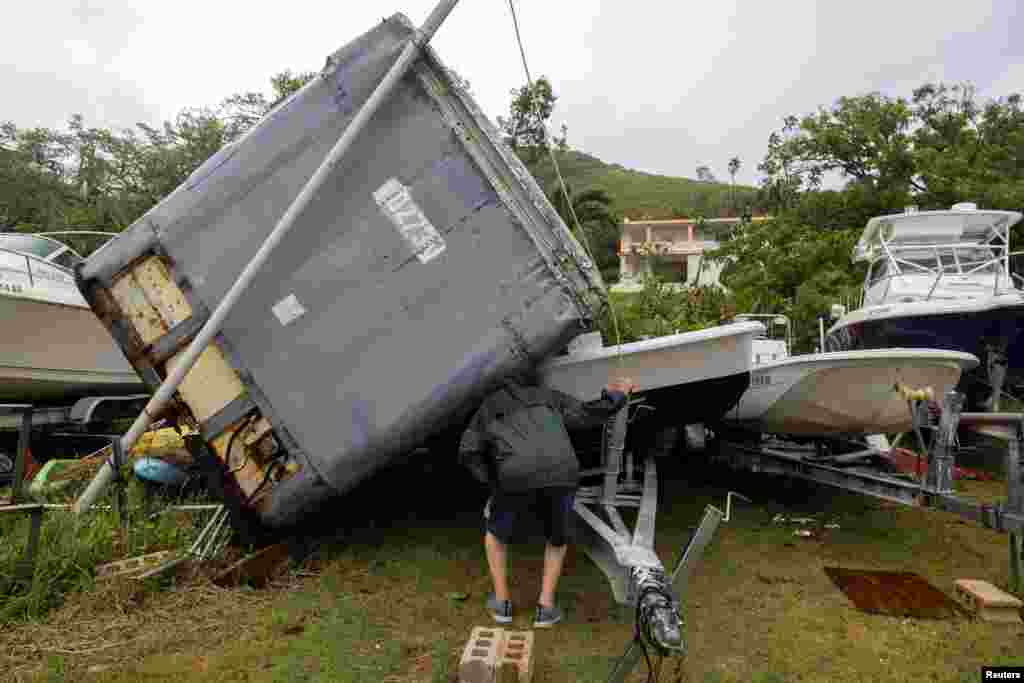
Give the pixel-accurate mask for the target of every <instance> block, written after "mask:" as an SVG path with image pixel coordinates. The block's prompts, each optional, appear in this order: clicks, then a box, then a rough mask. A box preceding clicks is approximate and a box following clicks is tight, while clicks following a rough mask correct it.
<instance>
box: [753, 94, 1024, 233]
mask: <svg viewBox="0 0 1024 683" xmlns="http://www.w3.org/2000/svg"><path fill="white" fill-rule="evenodd" d="M758 168H759V169H760V170H761V171H762V172H764V173H765V175H766V176H767V179H766V181H765V189H766V190H767V191H768V194H769V197H770V199H771V201H772V202H773V203H774V205H775V206H776V207H777V208H781V209H787V208H791V207H792V206H794V202H795V200H796V198H797V196H798V195H800V194H802V193H809V192H814V191H817V190H819V189H820V188H821V187H822V182H823V180H824V178H825V176H826V175H828V174H835V175H838V177H839V178H841V179H843V180H845V181H846V186H845V188H844V189H845V190H846V191H848V192H849V196H848V199H849V200H853V199H854V198H856V199H857V200H858V201H859V202H861V205H860V207H859V210H858V211H857V213H858V214H859V215H858V221H859V222H866V221H867V219H868V218H870V217H871V216H874V215H878V214H882V213H889V212H898V211H900V210H902V208H903V207H904V206H906V205H907V204H911V203H912V204H917V205H919V206H921V207H922V208H930V209H936V208H948V207H949V206H950V205H952V204H954V203H956V202H958V201H977V202H978V203H979V204H980V205H983V206H985V207H987V208H993V209H1000V208H1019V207H1020V206H1021V205H1022V204H1024V182H1022V181H1024V109H1022V100H1021V96H1020V95H1017V94H1014V95H1010V96H1008V97H1005V98H1000V99H994V100H989V101H987V102H979V101H978V98H977V96H976V93H975V90H974V87H973V86H971V85H970V84H960V85H952V86H947V85H944V84H938V85H935V84H925V85H924V86H922V87H920V88H917V89H916V90H914V91H913V94H912V97H911V98H909V99H907V98H902V97H895V98H894V97H889V96H886V95H881V94H879V93H871V94H867V95H860V96H856V97H842V98H840V99H839V100H837V101H836V103H835V104H834V105H833V106H832V107H831V108H828V109H826V108H822V109H820V110H819V111H818V112H817V113H815V114H811V115H807V116H804V117H802V118H801V117H796V116H790V117H787V118H786V119H785V121H784V126H783V128H782V130H781V131H780V132H777V133H773V134H772V136H771V137H770V138H769V149H768V154H767V156H766V157H765V160H764V162H763V163H762V164H761V166H759V167H758ZM849 208H851V207H849V202H848V206H847V209H848V210H849Z"/></svg>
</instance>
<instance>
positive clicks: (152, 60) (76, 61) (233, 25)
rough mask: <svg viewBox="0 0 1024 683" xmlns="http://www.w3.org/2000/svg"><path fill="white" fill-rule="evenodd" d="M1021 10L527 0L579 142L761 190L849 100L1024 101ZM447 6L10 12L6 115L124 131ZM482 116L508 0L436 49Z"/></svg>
mask: <svg viewBox="0 0 1024 683" xmlns="http://www.w3.org/2000/svg"><path fill="white" fill-rule="evenodd" d="M1018 1H1019V0H973V1H972V2H953V1H948V2H946V1H943V0H928V1H921V2H919V1H917V0H913V1H912V0H882V1H878V0H859V1H858V2H837V1H834V0H821V1H819V2H812V1H810V0H785V2H778V3H769V2H764V0H715V1H714V2H655V1H653V0H628V1H624V0H591V1H586V0H571V1H567V0H562V1H559V0H554V1H552V0H516V6H517V11H518V12H519V20H520V28H521V30H522V32H523V38H524V41H525V44H526V52H527V57H528V59H529V61H530V69H531V71H532V72H533V74H534V76H535V77H536V76H538V75H547V76H548V77H549V78H551V80H552V82H553V84H554V87H555V91H556V93H557V94H558V95H559V97H560V99H559V103H558V106H557V109H556V119H557V121H559V122H560V121H563V120H564V121H565V122H566V123H567V124H568V126H569V142H570V144H571V145H572V146H573V147H576V148H578V149H582V150H584V151H586V152H589V153H591V154H594V155H595V156H598V157H600V158H601V159H603V160H605V161H607V162H613V163H620V164H623V165H625V166H627V167H631V168H636V169H639V170H643V171H648V172H652V173H664V174H669V175H682V176H688V177H693V176H694V175H695V174H694V169H695V168H696V166H698V165H699V164H707V165H709V166H711V167H712V170H713V171H714V172H715V173H716V174H717V175H718V176H719V177H720V178H726V177H727V175H728V174H727V171H726V164H727V162H728V159H729V158H730V157H732V156H734V155H738V156H739V157H740V158H741V159H742V160H743V169H742V170H741V172H740V174H739V176H738V177H737V180H738V181H739V182H748V183H754V182H756V181H757V179H758V174H757V172H756V168H755V167H756V165H757V163H758V161H760V159H761V158H762V157H763V155H764V152H765V147H766V141H767V138H768V135H769V133H771V131H772V130H774V129H777V128H778V127H779V125H780V123H781V119H782V117H783V116H785V115H787V114H802V113H807V112H810V111H813V110H814V109H815V108H817V107H818V106H820V105H828V104H830V103H832V102H833V101H834V100H835V99H836V98H837V97H839V96H842V95H854V94H860V93H864V92H868V91H872V90H881V91H883V92H886V93H889V94H894V95H895V94H898V95H907V96H909V94H910V91H911V89H912V88H914V87H915V86H917V85H920V84H921V83H923V82H925V81H928V80H939V79H944V80H947V81H955V80H970V81H973V82H974V83H975V84H976V85H977V86H978V89H979V91H981V92H982V93H984V94H991V95H1006V94H1009V93H1011V92H1021V91H1024V41H1021V39H1020V36H1021V35H1022V33H1024V18H1022V15H1024V11H1022V10H1019V9H1018V7H1017V5H1018ZM433 5H434V0H397V1H396V2H387V1H385V2H363V1H360V0H341V1H340V2H322V1H313V0H290V1H289V2H268V3H254V2H251V1H249V2H234V1H229V0H203V1H202V2H200V1H198V0H176V1H175V2H153V1H152V0H150V1H148V2H123V1H120V0H81V1H80V0H36V1H35V2H19V3H16V4H14V5H12V7H10V8H8V9H7V10H6V11H5V12H4V15H5V16H4V22H3V23H4V29H5V30H4V31H3V38H2V40H0V85H2V89H0V92H2V93H3V94H4V98H3V100H0V120H11V121H13V122H15V123H16V124H18V125H19V126H33V125H42V126H54V127H62V126H63V124H64V122H65V121H66V120H67V118H68V116H69V115H70V114H72V113H75V112H78V113H81V114H83V115H84V116H85V118H86V121H87V124H89V125H97V126H110V127H115V128H117V127H125V126H131V125H133V124H134V123H135V122H137V121H143V122H147V123H150V124H153V123H158V122H160V121H162V120H165V119H170V118H172V117H173V116H174V114H175V113H177V112H178V111H179V110H180V109H182V108H184V107H189V106H199V105H206V104H215V103H217V102H219V101H220V100H221V99H223V98H224V97H226V96H227V95H230V94H232V93H235V92H239V91H244V90H264V91H267V90H269V80H268V79H269V77H270V76H271V75H272V74H274V73H277V72H279V71H282V70H284V69H286V68H290V69H292V70H295V71H300V70H318V69H319V68H320V67H321V66H322V65H323V63H324V59H325V57H326V56H327V55H328V54H329V53H330V52H332V51H334V50H335V49H337V48H338V47H340V46H341V45H343V44H344V43H346V42H348V41H349V40H350V39H352V38H354V37H355V36H357V35H359V34H360V33H362V32H364V31H365V30H367V29H368V28H370V27H371V26H372V25H373V24H374V23H376V22H377V21H379V20H380V19H382V18H384V17H385V16H387V15H390V14H392V13H393V12H396V11H401V12H403V13H405V14H406V15H407V16H409V17H410V19H412V21H413V22H415V23H417V24H419V23H421V22H422V21H423V20H424V19H425V18H426V16H427V14H428V13H429V11H430V9H431V8H432V7H433ZM434 47H435V49H436V50H437V51H438V52H439V54H440V56H441V59H442V60H444V62H445V63H446V64H447V65H448V66H450V67H452V68H454V69H455V70H456V71H458V72H459V73H461V74H462V76H463V77H465V78H466V79H468V80H469V81H470V83H471V88H472V91H473V93H474V95H475V96H476V98H477V100H478V101H479V102H480V104H481V106H482V107H483V109H484V111H485V112H486V113H487V114H488V115H489V116H490V117H492V119H493V118H494V117H496V116H498V115H499V114H502V113H504V112H505V110H506V109H507V106H508V101H509V94H508V93H509V91H510V90H511V89H512V88H514V87H517V86H519V85H521V84H522V83H523V82H524V77H523V71H522V65H521V63H520V61H519V53H518V49H517V47H516V44H515V41H514V34H513V31H512V23H511V18H510V14H509V9H508V4H507V0H462V1H461V3H460V4H459V6H457V7H456V8H455V10H454V11H453V12H452V14H451V16H450V17H449V19H448V21H447V23H446V24H445V25H444V26H442V27H441V29H440V31H439V32H438V34H437V35H436V37H435V39H434Z"/></svg>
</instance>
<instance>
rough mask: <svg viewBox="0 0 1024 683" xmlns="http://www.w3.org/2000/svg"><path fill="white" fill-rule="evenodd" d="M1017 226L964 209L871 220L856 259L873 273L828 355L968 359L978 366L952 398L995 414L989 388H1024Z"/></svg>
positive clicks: (834, 334) (1005, 214) (1010, 214)
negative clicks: (938, 353)
mask: <svg viewBox="0 0 1024 683" xmlns="http://www.w3.org/2000/svg"><path fill="white" fill-rule="evenodd" d="M1020 220H1021V214H1020V213H1018V212H1015V211H989V210H979V209H978V208H977V207H976V205H974V204H970V203H964V204H957V205H955V206H953V207H952V209H950V210H949V211H920V212H918V211H914V210H910V211H908V212H907V213H904V214H897V215H892V216H879V217H876V218H872V219H871V220H870V221H869V222H868V224H867V227H866V228H865V229H864V234H863V235H862V236H861V238H860V241H859V242H858V243H857V245H856V247H855V248H854V253H853V258H854V260H855V261H864V262H867V263H868V264H869V267H868V271H867V274H866V276H865V279H864V287H863V301H862V304H861V307H860V308H858V309H857V310H854V311H851V312H849V313H847V314H845V315H843V316H842V317H841V318H840V319H839V320H838V321H837V322H836V323H835V325H833V326H832V328H831V329H830V330H829V332H828V336H827V338H826V340H825V350H826V351H859V350H865V349H886V348H921V349H947V350H951V351H962V352H964V353H970V354H972V355H974V356H976V357H978V358H979V359H980V360H981V363H980V365H979V366H978V368H976V369H975V370H974V371H972V372H968V373H965V374H964V377H963V378H962V379H961V382H960V386H959V388H958V390H959V391H962V392H964V393H966V394H967V397H968V401H969V404H970V406H972V409H981V408H984V407H993V408H998V398H999V395H998V394H996V393H995V392H993V391H992V387H993V386H1000V387H1002V386H1004V385H1003V382H1004V379H1005V382H1006V385H1005V386H1011V387H1012V386H1017V385H1020V384H1024V326H1022V325H1021V324H1020V319H1021V316H1022V314H1024V290H1021V288H1020V287H1019V286H1018V284H1016V283H1015V282H1014V279H1015V278H1016V279H1017V280H1018V281H1020V277H1019V276H1018V275H1016V274H1013V273H1012V272H1011V269H1010V257H1011V256H1012V255H1013V254H1011V252H1010V229H1011V227H1013V225H1014V224H1015V223H1017V222H1018V221H1020ZM993 399H995V400H993Z"/></svg>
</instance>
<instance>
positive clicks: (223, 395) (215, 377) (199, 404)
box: [167, 344, 245, 423]
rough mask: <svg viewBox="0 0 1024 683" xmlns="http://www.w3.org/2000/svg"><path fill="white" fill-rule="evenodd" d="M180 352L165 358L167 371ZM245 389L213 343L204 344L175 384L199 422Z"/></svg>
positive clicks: (179, 357)
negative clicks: (193, 362)
mask: <svg viewBox="0 0 1024 683" xmlns="http://www.w3.org/2000/svg"><path fill="white" fill-rule="evenodd" d="M183 354H184V351H181V352H179V353H177V354H175V355H174V356H172V357H171V359H170V360H168V361H167V374H170V373H171V372H172V371H173V370H174V368H175V367H176V366H177V364H178V361H179V360H180V359H181V356H182V355H183ZM244 392H245V387H244V386H243V385H242V380H240V379H239V378H238V373H236V372H235V370H234V368H232V367H231V365H230V364H229V363H228V361H227V359H226V358H225V357H224V353H223V352H222V351H221V350H220V348H218V347H217V346H216V345H215V344H211V345H210V346H208V347H206V350H204V351H203V352H202V353H201V354H200V355H199V359H198V360H197V361H196V364H195V365H194V366H192V369H191V370H189V373H188V374H187V375H185V379H184V381H182V383H181V385H180V386H179V387H178V395H179V396H181V399H182V400H183V401H184V402H185V403H186V404H187V405H188V407H189V409H190V410H191V411H192V415H193V417H195V419H196V420H198V421H199V422H200V423H203V422H206V421H207V420H208V419H210V418H211V417H213V416H214V415H215V414H217V413H218V412H219V411H220V410H221V409H223V408H224V406H226V405H227V404H229V403H231V401H233V400H235V399H236V398H238V397H239V396H241V395H242V394H243V393H244Z"/></svg>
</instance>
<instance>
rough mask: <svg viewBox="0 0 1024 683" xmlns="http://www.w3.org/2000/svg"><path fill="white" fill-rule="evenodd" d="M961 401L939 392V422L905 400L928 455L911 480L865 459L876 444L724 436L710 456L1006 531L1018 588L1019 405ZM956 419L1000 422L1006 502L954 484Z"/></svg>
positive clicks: (974, 423)
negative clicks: (831, 448) (835, 451)
mask: <svg viewBox="0 0 1024 683" xmlns="http://www.w3.org/2000/svg"><path fill="white" fill-rule="evenodd" d="M963 405H964V395H963V394H960V393H957V392H955V391H950V392H948V393H947V394H946V395H945V396H943V397H942V406H941V408H942V412H941V416H940V418H939V422H938V424H937V425H931V424H930V422H931V420H930V417H929V409H928V404H927V403H926V402H925V401H916V400H915V401H911V402H910V405H909V408H910V411H911V416H912V418H913V431H914V433H915V435H916V437H917V440H918V447H919V449H920V452H921V453H922V454H923V457H924V458H927V470H926V471H925V472H924V473H923V475H922V476H921V477H920V478H919V479H917V480H907V479H905V478H902V479H901V478H898V477H895V476H892V475H890V474H886V473H884V472H881V471H880V470H879V469H878V468H877V467H873V466H872V465H871V461H872V460H876V461H877V459H879V458H881V457H882V452H881V451H880V450H879V449H876V448H867V449H864V450H860V451H856V452H853V453H846V454H842V455H822V454H821V453H820V450H819V449H813V450H812V449H810V448H807V447H801V446H798V445H795V444H792V443H786V442H776V443H773V444H771V445H770V446H765V445H763V444H756V445H751V444H750V443H739V442H737V441H733V440H730V439H729V438H728V437H724V438H723V439H722V440H721V441H720V443H719V448H718V449H717V452H714V453H713V454H712V456H711V457H712V459H713V460H715V461H718V462H721V463H723V464H726V465H728V466H730V467H732V468H735V469H745V470H749V471H753V472H765V473H773V474H784V475H787V476H790V477H794V478H797V479H803V480H805V481H811V482H815V483H818V484H826V485H828V486H834V487H836V488H841V489H844V490H846V491H852V492H854V493H859V494H861V495H866V496H872V497H874V498H879V499H882V500H887V501H890V502H894V503H900V504H903V505H909V506H914V507H921V508H928V509H935V510H944V511H946V512H952V513H954V514H957V515H960V516H961V517H963V518H965V519H967V520H970V521H972V522H975V523H976V524H979V525H981V526H983V527H986V528H989V529H993V530H995V531H999V532H1006V533H1008V534H1009V537H1010V538H1009V541H1010V589H1011V590H1012V591H1015V592H1016V591H1019V590H1020V589H1022V588H1024V581H1022V578H1024V577H1022V569H1024V541H1022V539H1024V481H1022V479H1021V476H1022V463H1021V457H1022V456H1024V413H971V412H969V413H962V412H961V410H962V408H963ZM959 427H965V428H967V429H971V430H978V429H979V428H984V427H987V428H993V427H995V428H997V429H998V430H1000V431H999V436H1000V437H1002V438H1005V439H1006V441H1007V453H1006V478H1007V497H1006V501H1005V502H1001V503H995V504H991V505H990V504H985V503H978V502H975V501H972V500H968V499H965V498H963V497H960V496H958V495H957V494H956V493H955V492H954V489H953V467H954V465H955V450H956V434H957V430H958V428H959ZM929 429H930V430H932V431H933V432H934V435H933V438H932V440H931V443H930V444H928V443H927V442H926V440H925V438H924V435H923V431H924V430H929Z"/></svg>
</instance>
